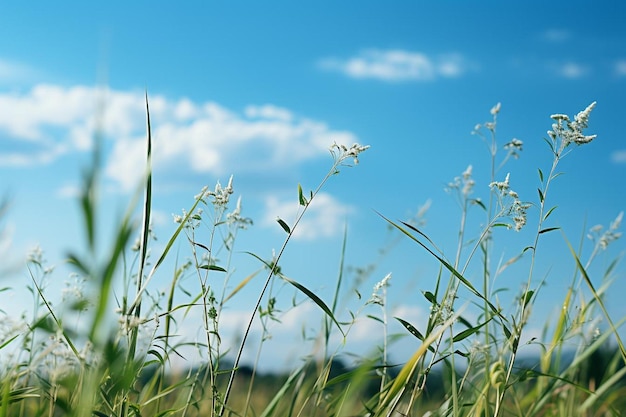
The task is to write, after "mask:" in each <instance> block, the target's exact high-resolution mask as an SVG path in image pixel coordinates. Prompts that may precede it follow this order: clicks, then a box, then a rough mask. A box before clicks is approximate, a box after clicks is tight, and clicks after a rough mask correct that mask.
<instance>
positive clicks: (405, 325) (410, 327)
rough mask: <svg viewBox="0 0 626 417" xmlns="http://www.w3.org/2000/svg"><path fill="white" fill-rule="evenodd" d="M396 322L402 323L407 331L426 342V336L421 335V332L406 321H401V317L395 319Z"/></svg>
mask: <svg viewBox="0 0 626 417" xmlns="http://www.w3.org/2000/svg"><path fill="white" fill-rule="evenodd" d="M394 318H395V319H396V320H398V321H399V322H400V324H402V325H403V326H404V328H405V329H407V330H408V331H409V333H411V334H412V335H413V336H415V337H417V338H418V339H419V340H422V341H423V340H424V335H423V334H421V333H420V331H419V330H417V329H416V328H415V326H413V325H412V324H411V323H409V322H408V321H406V320H403V319H401V318H400V317H394Z"/></svg>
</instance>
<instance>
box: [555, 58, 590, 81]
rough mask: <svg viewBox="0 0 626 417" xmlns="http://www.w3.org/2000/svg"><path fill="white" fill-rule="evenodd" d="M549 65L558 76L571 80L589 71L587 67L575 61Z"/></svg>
mask: <svg viewBox="0 0 626 417" xmlns="http://www.w3.org/2000/svg"><path fill="white" fill-rule="evenodd" d="M551 67H552V69H553V70H554V72H555V73H556V74H557V75H558V76H560V77H563V78H568V79H572V80H574V79H579V78H582V77H584V76H585V75H587V74H588V73H589V69H588V68H587V67H585V66H584V65H581V64H578V63H576V62H565V63H563V64H555V65H551Z"/></svg>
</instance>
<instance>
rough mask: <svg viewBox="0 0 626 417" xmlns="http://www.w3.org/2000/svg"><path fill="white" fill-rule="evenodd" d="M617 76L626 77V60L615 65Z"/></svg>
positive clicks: (621, 60)
mask: <svg viewBox="0 0 626 417" xmlns="http://www.w3.org/2000/svg"><path fill="white" fill-rule="evenodd" d="M614 68H615V74H616V75H618V76H620V77H624V76H626V59H620V60H619V61H617V62H616V63H615V67H614Z"/></svg>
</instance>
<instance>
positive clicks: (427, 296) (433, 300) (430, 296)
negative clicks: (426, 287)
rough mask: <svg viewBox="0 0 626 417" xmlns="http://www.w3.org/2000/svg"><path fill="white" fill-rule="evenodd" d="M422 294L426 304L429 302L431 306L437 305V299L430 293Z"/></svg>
mask: <svg viewBox="0 0 626 417" xmlns="http://www.w3.org/2000/svg"><path fill="white" fill-rule="evenodd" d="M422 294H424V297H425V298H426V299H427V300H428V302H430V303H431V304H437V299H436V298H435V295H434V294H433V293H432V292H430V291H422Z"/></svg>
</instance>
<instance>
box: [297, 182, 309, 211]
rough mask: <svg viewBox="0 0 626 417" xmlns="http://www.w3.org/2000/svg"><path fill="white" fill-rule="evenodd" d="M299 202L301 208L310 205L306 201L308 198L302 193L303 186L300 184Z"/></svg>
mask: <svg viewBox="0 0 626 417" xmlns="http://www.w3.org/2000/svg"><path fill="white" fill-rule="evenodd" d="M298 200H299V201H300V205H301V206H304V207H306V205H307V204H309V202H308V201H306V197H305V196H304V194H303V193H302V186H301V185H300V184H298Z"/></svg>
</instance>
